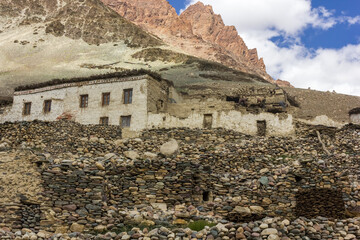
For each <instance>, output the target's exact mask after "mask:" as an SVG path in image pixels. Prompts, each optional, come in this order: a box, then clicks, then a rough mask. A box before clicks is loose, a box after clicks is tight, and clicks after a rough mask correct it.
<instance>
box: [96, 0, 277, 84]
mask: <svg viewBox="0 0 360 240" xmlns="http://www.w3.org/2000/svg"><path fill="white" fill-rule="evenodd" d="M101 1H102V2H103V3H105V5H107V6H109V7H110V8H112V9H114V10H115V11H116V12H118V13H119V14H120V15H121V16H123V17H125V18H126V19H128V20H130V21H132V22H133V23H135V24H137V25H139V26H141V27H142V28H143V29H145V30H146V31H149V32H151V33H152V34H154V35H156V36H158V37H159V38H161V39H162V40H163V41H164V42H165V43H167V44H169V45H171V46H173V47H174V48H175V49H177V50H178V51H182V52H184V53H186V54H189V55H193V56H196V57H200V58H204V59H207V60H212V61H216V62H219V63H221V64H224V65H226V66H229V67H232V68H235V69H238V70H241V71H244V72H247V73H252V74H257V75H260V76H262V77H264V78H265V79H267V80H268V81H270V82H273V79H272V78H271V77H270V76H269V75H268V74H267V73H266V68H265V64H264V61H263V59H261V58H260V59H259V57H258V54H257V50H256V49H250V50H249V49H248V48H247V46H246V44H245V42H244V41H243V39H242V38H241V37H240V36H239V34H238V32H237V30H236V28H235V27H234V26H226V25H225V24H224V22H223V19H222V17H221V16H220V15H218V14H215V12H214V10H213V8H212V6H210V5H204V4H203V3H202V2H197V3H196V4H194V5H191V6H189V7H188V8H187V9H186V10H185V11H184V12H183V13H182V14H181V15H180V16H178V15H177V13H176V11H175V9H174V8H173V7H172V6H171V5H170V4H169V3H168V2H167V1H166V0H101Z"/></svg>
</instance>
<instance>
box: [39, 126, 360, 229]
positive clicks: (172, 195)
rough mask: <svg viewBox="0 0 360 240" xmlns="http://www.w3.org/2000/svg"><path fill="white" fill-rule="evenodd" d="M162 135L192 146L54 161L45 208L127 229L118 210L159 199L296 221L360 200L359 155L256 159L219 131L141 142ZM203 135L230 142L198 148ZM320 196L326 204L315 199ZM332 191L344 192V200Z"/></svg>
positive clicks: (230, 214)
mask: <svg viewBox="0 0 360 240" xmlns="http://www.w3.org/2000/svg"><path fill="white" fill-rule="evenodd" d="M154 136H156V138H154ZM164 136H168V137H169V136H171V137H173V138H175V139H177V140H179V141H184V143H183V144H184V145H182V148H183V149H186V148H188V151H187V152H186V153H185V152H183V151H182V152H180V153H179V154H178V155H174V156H171V157H161V156H159V158H157V159H150V158H148V157H144V158H142V159H137V160H133V161H130V162H128V161H125V160H119V159H117V158H112V157H111V155H109V156H105V157H104V158H102V159H103V161H102V164H100V165H97V164H93V165H87V166H86V165H85V167H84V165H83V164H75V163H72V162H71V161H67V160H63V161H62V162H61V163H58V164H55V165H50V166H49V167H48V168H47V169H45V170H44V171H43V173H42V176H43V180H44V188H45V192H44V195H45V196H48V199H47V201H46V204H45V206H46V207H47V208H49V209H50V210H51V211H53V212H54V213H55V215H54V217H55V219H57V220H56V221H57V222H60V223H61V225H67V226H68V227H69V228H70V227H71V226H72V224H74V223H77V224H81V225H85V227H86V228H87V229H95V228H97V229H99V228H100V226H108V227H109V228H116V227H118V226H121V218H119V217H118V216H117V217H115V215H116V214H115V213H114V212H118V211H119V210H120V209H130V210H131V209H135V208H136V209H141V208H146V207H147V206H156V205H159V204H160V205H161V204H162V205H164V206H165V208H168V209H173V208H175V209H176V208H177V206H179V205H181V204H185V205H186V206H191V205H192V206H194V207H195V208H197V209H198V210H199V211H201V212H212V213H213V214H215V215H218V216H222V218H225V219H228V220H231V221H235V222H237V221H251V220H256V219H262V218H263V217H265V216H268V217H274V216H281V217H286V218H288V219H295V218H296V217H299V216H302V214H304V213H303V212H304V211H305V210H306V211H307V212H310V214H312V216H314V217H316V216H318V215H319V214H320V216H323V214H324V212H322V211H321V210H322V209H326V211H325V212H329V213H334V214H335V215H336V216H335V217H337V218H343V217H345V214H346V213H345V212H344V210H345V209H350V208H351V207H353V206H354V203H355V205H356V203H359V202H360V196H359V186H360V185H359V179H358V169H357V168H353V166H358V165H357V164H359V163H358V162H356V157H355V158H354V159H353V161H348V159H345V158H344V157H343V156H342V155H336V156H333V157H332V158H331V159H330V158H329V159H327V160H326V161H325V160H318V161H317V160H314V159H309V158H308V157H306V156H304V157H303V158H301V160H298V161H294V160H291V159H288V160H286V159H285V158H282V157H275V156H273V157H274V159H270V158H271V156H269V155H268V154H269V153H270V152H265V153H264V155H259V156H255V155H251V154H246V153H244V152H242V151H241V149H242V147H241V146H242V145H241V144H244V142H243V141H244V139H246V137H245V136H244V135H242V134H240V133H237V132H231V131H226V130H221V129H218V130H207V131H197V130H188V129H177V130H176V131H175V130H174V131H173V130H151V131H147V132H144V133H143V135H142V137H141V139H143V141H147V140H146V139H151V141H155V142H157V139H162V138H163V137H164ZM208 137H209V139H208ZM199 139H207V141H210V142H211V141H214V143H217V144H221V143H225V144H224V145H222V148H218V149H216V144H214V145H211V146H209V147H208V148H204V147H199V148H197V149H192V147H191V146H192V144H191V143H192V141H198V140H199ZM314 139H315V140H316V138H314ZM273 140H274V141H275V142H274V143H273V144H275V145H280V146H281V141H283V140H284V139H279V140H276V139H273ZM230 142H233V143H238V145H232V144H230ZM227 143H228V144H227ZM300 143H301V141H299V142H296V143H295V142H292V143H291V147H292V148H293V149H296V148H297V146H299V145H300ZM136 144H140V145H141V144H142V143H141V142H140V140H136V141H131V142H129V143H128V146H131V148H133V149H134V148H136V147H135V146H136ZM254 144H255V143H254ZM264 144H267V143H266V142H264ZM302 144H303V143H302ZM308 144H310V145H314V143H311V142H308ZM245 146H246V147H245ZM148 147H150V146H148ZM223 148H226V149H227V150H224V149H223ZM251 148H258V146H256V145H253V146H250V145H247V144H246V145H244V150H246V152H248V151H249V149H251ZM284 148H285V147H284ZM304 148H306V147H304ZM263 151H265V150H263ZM270 151H271V150H270ZM287 151H292V150H291V149H287ZM317 151H320V148H317ZM245 154H246V155H245ZM261 156H262V157H261ZM266 156H267V157H266ZM129 157H130V156H129ZM321 159H326V158H324V157H321ZM104 160H105V161H104ZM303 192H307V194H308V195H307V196H309V199H308V201H306V200H305V201H304V199H299V194H301V193H303ZM318 194H321V195H322V197H323V198H322V199H323V200H324V201H322V202H321V201H320V202H319V201H317V200H316V198H317V197H318ZM334 196H337V197H338V196H341V197H340V201H339V198H334ZM334 199H335V200H334ZM298 203H301V205H300V206H299V205H297V204H298ZM341 204H343V206H341ZM45 206H43V207H45ZM309 209H310V210H309ZM299 213H300V214H299ZM113 214H115V215H113ZM178 217H179V218H183V219H184V218H185V219H187V220H188V219H191V218H193V217H194V216H191V215H188V214H185V213H184V214H183V215H181V214H179V215H178ZM331 217H334V215H332V216H331ZM46 221H47V220H45V222H43V223H44V224H42V226H44V227H48V228H49V229H50V230H52V231H54V230H55V228H56V227H57V225H56V224H55V225H54V223H53V222H46ZM45 223H48V225H46V224H45Z"/></svg>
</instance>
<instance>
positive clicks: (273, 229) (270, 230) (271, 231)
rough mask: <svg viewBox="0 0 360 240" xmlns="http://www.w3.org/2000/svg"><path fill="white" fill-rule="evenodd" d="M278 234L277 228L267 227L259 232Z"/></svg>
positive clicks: (262, 233)
mask: <svg viewBox="0 0 360 240" xmlns="http://www.w3.org/2000/svg"><path fill="white" fill-rule="evenodd" d="M268 235H278V230H276V229H275V228H267V229H264V230H263V231H262V232H261V236H268Z"/></svg>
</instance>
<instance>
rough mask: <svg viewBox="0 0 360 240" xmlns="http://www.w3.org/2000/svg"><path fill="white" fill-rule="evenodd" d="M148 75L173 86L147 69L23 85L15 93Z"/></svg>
mask: <svg viewBox="0 0 360 240" xmlns="http://www.w3.org/2000/svg"><path fill="white" fill-rule="evenodd" d="M144 75H148V76H150V77H151V78H153V79H155V80H158V81H166V82H168V84H170V85H172V86H173V82H172V81H170V80H167V79H164V78H162V77H161V75H160V74H158V73H156V72H153V71H149V70H145V69H136V70H128V71H123V72H114V73H106V74H99V75H92V76H89V77H78V78H63V79H53V80H50V81H47V82H42V83H36V84H30V85H23V86H18V87H16V88H15V93H16V92H17V93H19V92H22V91H28V90H35V89H39V88H46V87H51V86H56V85H62V84H68V83H81V82H87V81H92V80H102V79H109V78H127V77H136V76H144Z"/></svg>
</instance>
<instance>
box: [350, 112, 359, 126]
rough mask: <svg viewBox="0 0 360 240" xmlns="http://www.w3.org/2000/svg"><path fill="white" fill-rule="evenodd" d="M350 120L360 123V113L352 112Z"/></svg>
mask: <svg viewBox="0 0 360 240" xmlns="http://www.w3.org/2000/svg"><path fill="white" fill-rule="evenodd" d="M350 122H351V123H354V124H360V114H351V115H350Z"/></svg>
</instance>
